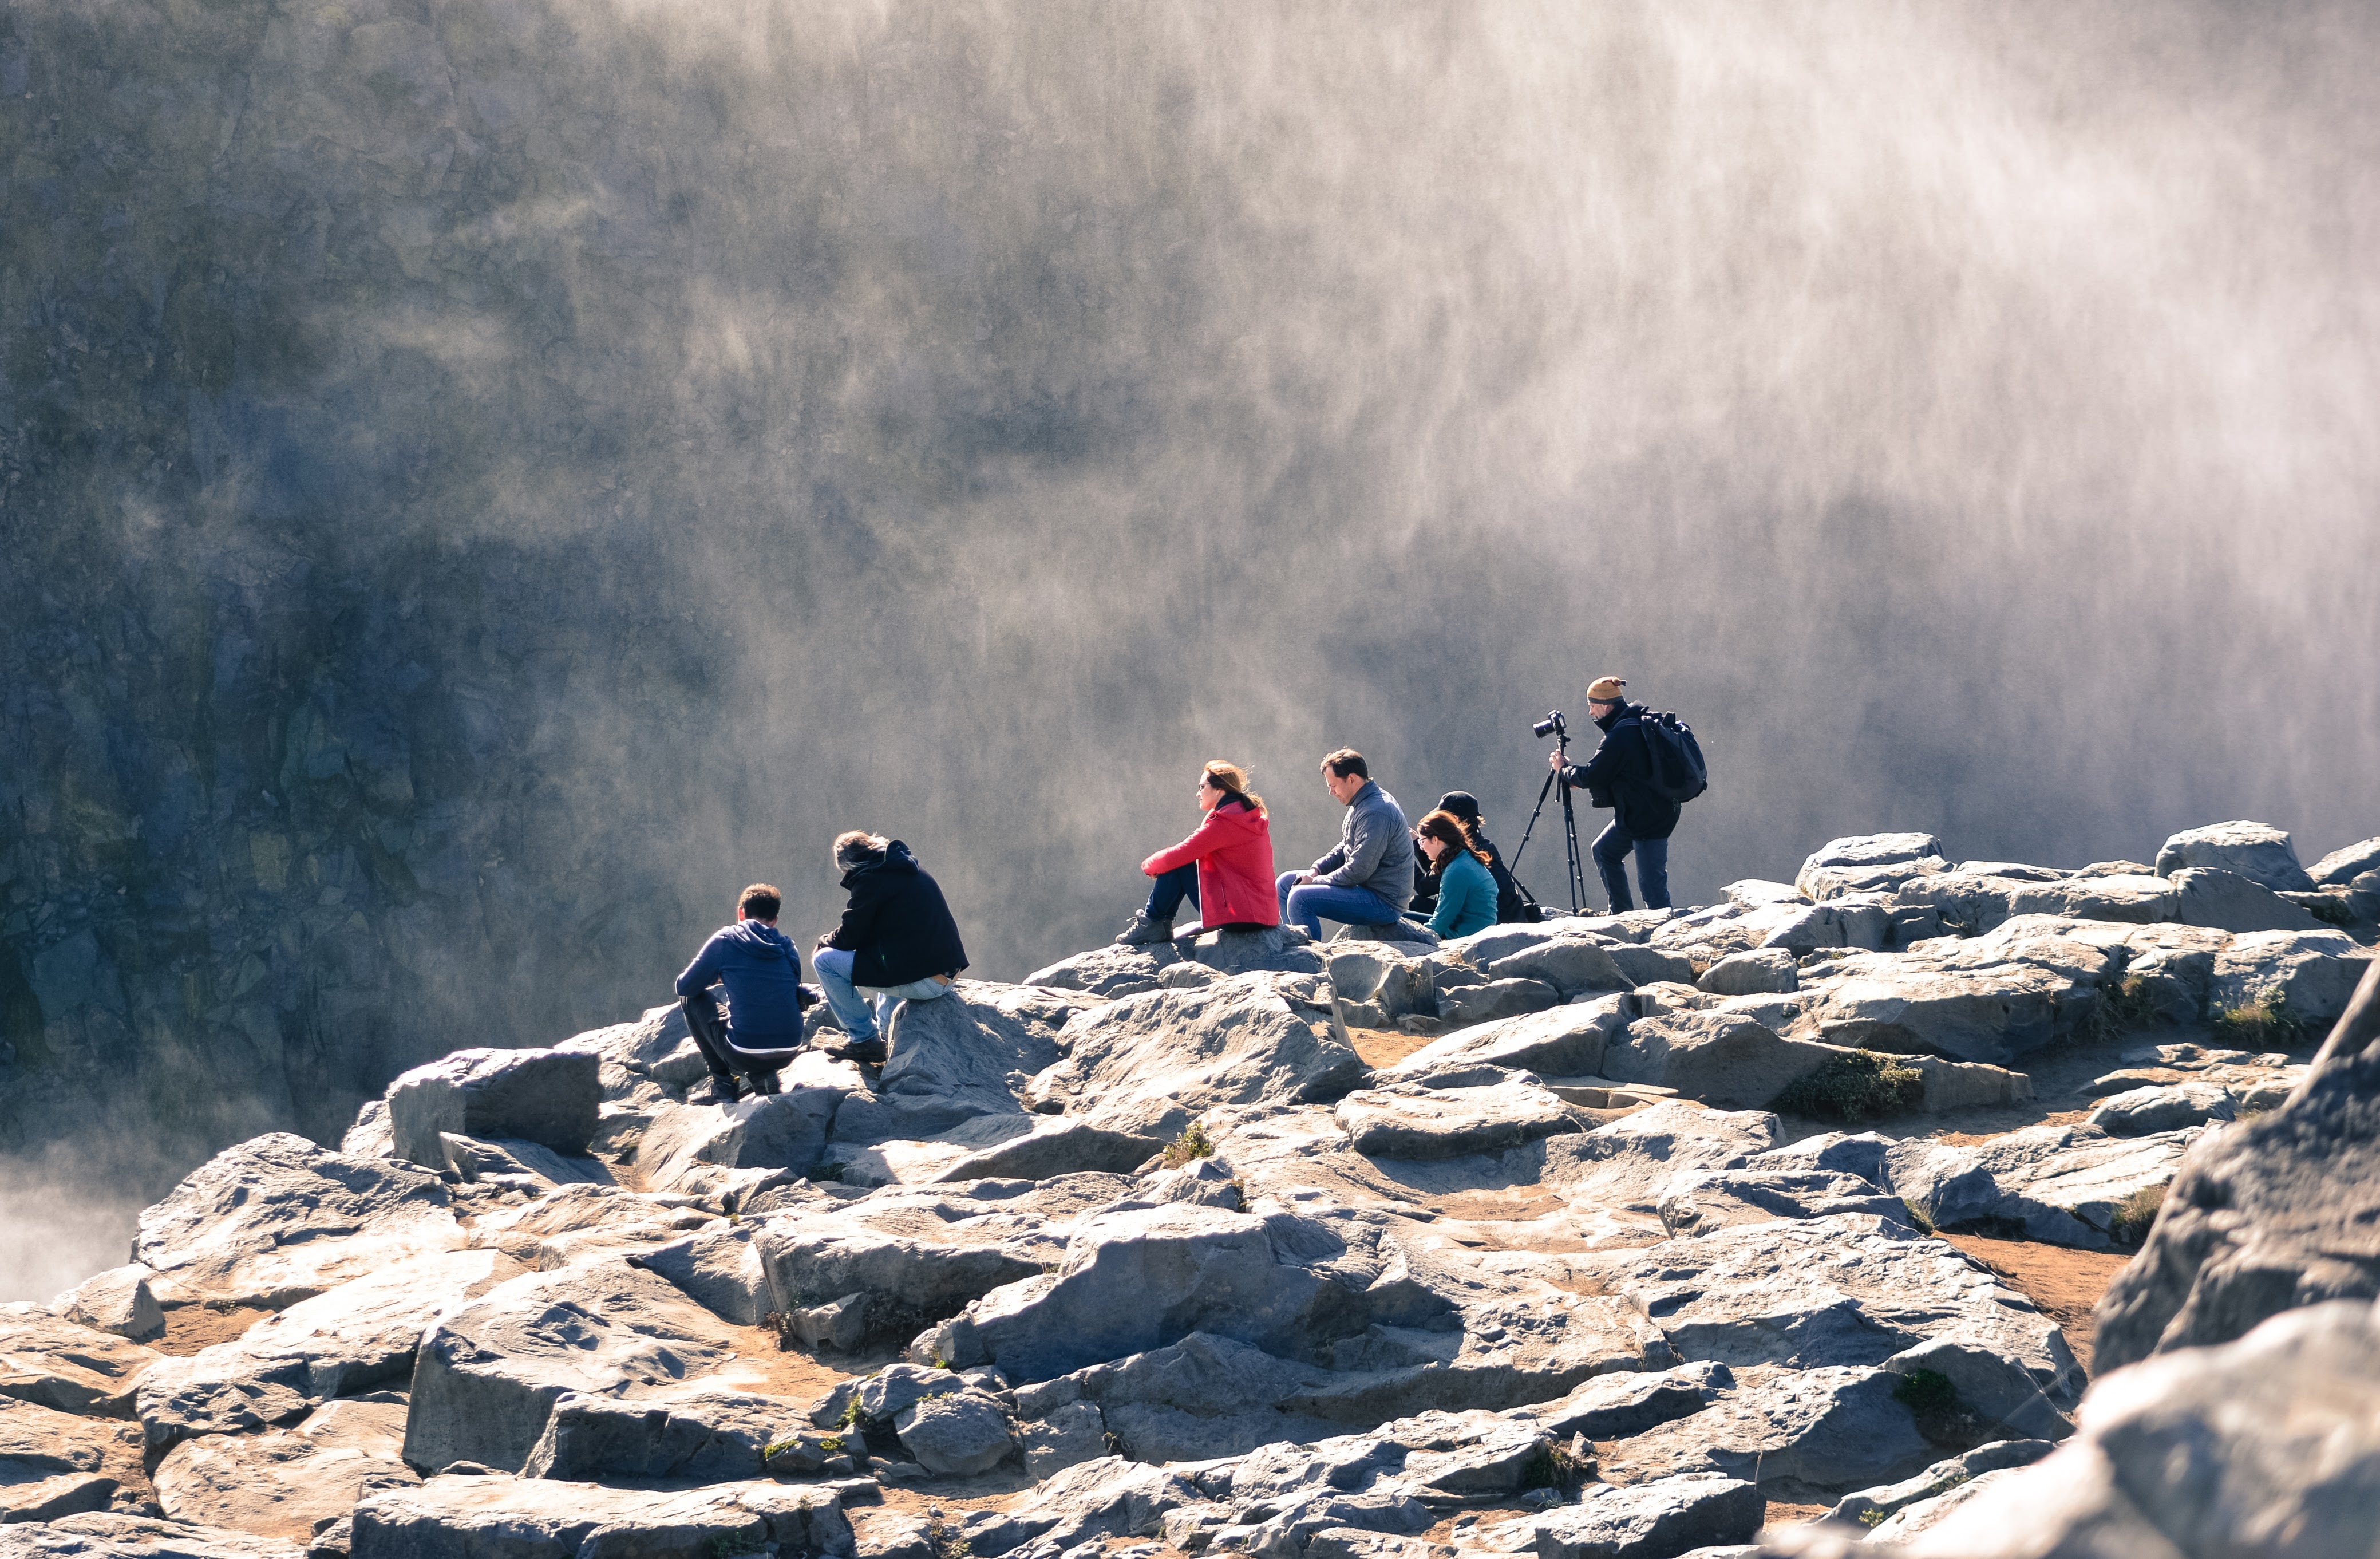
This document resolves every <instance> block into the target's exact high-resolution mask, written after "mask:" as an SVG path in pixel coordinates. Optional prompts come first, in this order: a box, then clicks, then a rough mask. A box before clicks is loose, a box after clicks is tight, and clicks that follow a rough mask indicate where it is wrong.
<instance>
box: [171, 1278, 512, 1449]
mask: <svg viewBox="0 0 2380 1559" xmlns="http://www.w3.org/2000/svg"><path fill="white" fill-rule="evenodd" d="M519 1271H520V1267H519V1265H518V1263H516V1262H515V1261H512V1260H511V1259H510V1258H508V1257H506V1256H505V1255H504V1253H503V1252H502V1251H500V1250H495V1249H488V1248H481V1249H477V1250H446V1251H440V1252H438V1253H436V1254H434V1255H429V1256H417V1257H414V1258H412V1259H410V1260H408V1261H399V1262H396V1263H395V1264H394V1265H392V1266H389V1267H386V1268H384V1269H383V1270H382V1271H380V1272H376V1273H372V1274H371V1275H370V1276H369V1277H360V1278H358V1279H356V1280H355V1281H354V1282H352V1283H345V1284H341V1285H339V1286H338V1287H336V1288H334V1289H331V1290H330V1291H329V1292H327V1293H324V1294H320V1295H317V1296H316V1297H313V1298H311V1299H306V1300H302V1301H300V1302H299V1303H297V1304H295V1305H292V1306H291V1307H290V1308H289V1309H285V1310H284V1311H282V1312H281V1313H280V1314H278V1315H275V1316H272V1317H269V1318H267V1319H266V1320H264V1321H259V1322H258V1323H257V1324H256V1325H254V1326H251V1327H249V1329H248V1331H246V1332H245V1333H242V1334H240V1335H239V1336H238V1337H237V1338H235V1339H233V1340H232V1341H230V1342H225V1343H216V1344H214V1345H212V1346H209V1347H205V1348H201V1349H200V1350H199V1352H197V1353H196V1354H193V1355H191V1356H190V1357H188V1358H167V1359H163V1360H160V1361H159V1362H158V1363H157V1364H155V1365H154V1366H152V1368H151V1369H150V1370H149V1372H148V1373H147V1374H146V1375H144V1376H143V1377H142V1378H141V1381H140V1422H141V1426H142V1428H143V1429H144V1431H146V1432H147V1435H148V1440H149V1443H150V1444H151V1445H152V1446H154V1447H163V1446H165V1445H170V1444H172V1443H174V1442H175V1441H176V1440H179V1439H182V1438H184V1437H185V1436H188V1435H193V1434H223V1433H232V1432H237V1431H249V1430H254V1429H259V1428H261V1427H263V1426H265V1425H268V1424H278V1423H287V1422H290V1421H292V1420H294V1419H297V1418H300V1417H302V1416H304V1415H305V1413H306V1412H307V1411H308V1410H309V1409H310V1408H311V1407H313V1406H314V1405H315V1404H316V1403H319V1402H323V1401H327V1400H328V1399H330V1398H332V1397H334V1396H352V1395H357V1394H358V1393H359V1392H367V1391H371V1390H374V1389H376V1388H378V1387H381V1386H383V1385H390V1384H395V1385H399V1386H401V1385H403V1384H404V1382H406V1380H407V1378H408V1377H410V1376H411V1375H412V1373H413V1353H414V1347H415V1345H416V1344H417V1343H419V1340H420V1337H421V1333H422V1329H423V1328H424V1327H426V1326H428V1325H430V1324H431V1322H432V1321H436V1320H437V1319H438V1318H439V1317H440V1316H442V1315H444V1314H446V1313H448V1312H449V1311H451V1310H453V1309H456V1308H458V1307H460V1306H462V1305H463V1304H465V1303H467V1302H468V1301H469V1300H470V1299H472V1298H473V1297H476V1296H479V1295H481V1294H484V1293H486V1292H488V1291H489V1290H490V1289H492V1288H493V1287H495V1286H496V1285H498V1284H500V1283H502V1282H504V1281H505V1280H506V1279H508V1278H510V1277H512V1276H514V1275H515V1274H516V1273H518V1272H519Z"/></svg>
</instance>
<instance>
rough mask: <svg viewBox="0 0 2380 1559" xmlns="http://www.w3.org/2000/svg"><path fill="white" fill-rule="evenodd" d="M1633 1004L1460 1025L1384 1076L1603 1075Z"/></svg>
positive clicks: (1609, 1001)
mask: <svg viewBox="0 0 2380 1559" xmlns="http://www.w3.org/2000/svg"><path fill="white" fill-rule="evenodd" d="M1629 1007H1630V998H1628V997H1627V996H1624V995H1611V996H1600V997H1597V998H1594V999H1592V1000H1590V1001H1585V1002H1580V1003H1574V1004H1572V1005H1564V1006H1558V1007H1553V1008H1549V1009H1548V1010H1547V1011H1544V1012H1536V1013H1530V1014H1528V1015H1527V1016H1525V1017H1509V1018H1505V1019H1503V1020H1502V1021H1501V1022H1497V1023H1488V1024H1482V1025H1480V1026H1478V1027H1477V1028H1474V1029H1460V1030H1457V1031H1456V1032H1454V1033H1451V1034H1449V1035H1447V1036H1445V1037H1444V1038H1442V1039H1439V1040H1434V1041H1431V1042H1429V1043H1428V1044H1426V1045H1424V1046H1422V1047H1421V1049H1419V1050H1417V1051H1415V1052H1414V1053H1413V1054H1411V1055H1408V1056H1406V1057H1405V1058H1404V1059H1403V1061H1401V1062H1399V1063H1397V1065H1396V1066H1391V1067H1389V1068H1387V1069H1386V1070H1384V1071H1383V1072H1382V1073H1381V1074H1380V1076H1381V1078H1383V1079H1391V1080H1392V1079H1400V1078H1422V1077H1427V1076H1432V1075H1436V1074H1440V1073H1444V1072H1447V1071H1451V1070H1453V1069H1456V1068H1459V1067H1468V1066H1498V1067H1502V1068H1504V1069H1506V1070H1508V1071H1529V1072H1535V1073H1536V1074H1537V1075H1538V1076H1539V1077H1546V1078H1572V1077H1595V1076H1598V1075H1600V1074H1601V1072H1602V1070H1603V1053H1604V1048H1605V1047H1606V1046H1607V1045H1609V1043H1610V1042H1611V1041H1613V1040H1614V1039H1616V1038H1618V1037H1619V1036H1620V1035H1621V1033H1623V1032H1624V1031H1625V1030H1626V1029H1627V1027H1628V1016H1629Z"/></svg>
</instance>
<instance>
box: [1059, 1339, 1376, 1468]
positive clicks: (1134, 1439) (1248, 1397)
mask: <svg viewBox="0 0 2380 1559" xmlns="http://www.w3.org/2000/svg"><path fill="white" fill-rule="evenodd" d="M1334 1379H1335V1377H1334V1376H1333V1375H1332V1373H1331V1372H1330V1370H1324V1369H1322V1368H1320V1367H1318V1366H1317V1365H1312V1364H1303V1363H1299V1362H1297V1361H1295V1360H1293V1359H1286V1358H1275V1357H1273V1356H1272V1355H1270V1354H1268V1353H1266V1352H1264V1351H1263V1350H1262V1349H1260V1348H1255V1347H1251V1346H1248V1345H1246V1344H1245V1343H1239V1342H1234V1341H1233V1340H1232V1339H1231V1338H1229V1337H1222V1336H1217V1335H1215V1334H1211V1333H1204V1332H1194V1333H1192V1334H1190V1335H1188V1336H1186V1337H1184V1338H1183V1339H1182V1340H1181V1341H1180V1342H1178V1343H1173V1344H1170V1345H1168V1346H1164V1347H1161V1348H1152V1349H1150V1350H1148V1351H1147V1352H1144V1353H1138V1354H1133V1355H1129V1356H1127V1357H1125V1358H1119V1359H1116V1360H1114V1361H1112V1362H1110V1363H1106V1364H1095V1365H1091V1366H1088V1367H1087V1368H1085V1369H1082V1370H1075V1371H1074V1372H1072V1373H1070V1374H1066V1375H1061V1376H1057V1377H1054V1378H1052V1379H1051V1380H1050V1381H1047V1382H1042V1383H1040V1384H1038V1385H1028V1386H1024V1387H1021V1388H1019V1389H1018V1391H1017V1393H1016V1402H1017V1409H1018V1411H1019V1412H1020V1413H1023V1414H1025V1415H1026V1416H1027V1417H1031V1418H1045V1419H1051V1420H1054V1419H1056V1418H1057V1416H1058V1415H1059V1414H1061V1413H1062V1412H1064V1411H1065V1409H1066V1408H1067V1407H1071V1406H1074V1405H1076V1404H1088V1405H1091V1406H1093V1407H1097V1408H1099V1410H1100V1411H1101V1413H1102V1415H1103V1417H1102V1419H1101V1428H1102V1430H1103V1431H1112V1432H1113V1434H1114V1436H1115V1438H1116V1439H1117V1441H1118V1442H1120V1443H1123V1445H1125V1446H1127V1447H1129V1450H1128V1452H1127V1454H1129V1455H1133V1456H1134V1457H1135V1458H1136V1459H1139V1460H1142V1461H1152V1462H1164V1461H1196V1460H1201V1459H1205V1458H1209V1457H1217V1456H1236V1455H1246V1454H1247V1453H1248V1452H1250V1451H1253V1450H1255V1449H1257V1447H1258V1446H1261V1445H1268V1444H1270V1443H1274V1442H1275V1441H1280V1440H1293V1441H1294V1440H1305V1441H1313V1440H1320V1439H1324V1438H1327V1437H1329V1436H1330V1435H1332V1434H1335V1433H1337V1432H1339V1431H1338V1428H1337V1426H1334V1425H1332V1424H1330V1423H1329V1422H1328V1421H1326V1420H1324V1419H1319V1418H1314V1417H1310V1416H1303V1415H1300V1414H1297V1413H1295V1412H1293V1411H1291V1410H1289V1408H1288V1407H1286V1406H1285V1405H1286V1404H1289V1403H1291V1402H1293V1401H1294V1400H1296V1399H1298V1398H1300V1397H1302V1396H1305V1395H1310V1394H1313V1393H1317V1392H1326V1391H1328V1390H1329V1389H1330V1385H1331V1384H1332V1382H1333V1381H1334ZM1091 1454H1092V1455H1107V1454H1108V1449H1107V1447H1106V1446H1105V1444H1104V1443H1102V1444H1101V1445H1100V1446H1099V1447H1098V1448H1096V1449H1094V1450H1093V1451H1092V1453H1091ZM1036 1476H1039V1475H1038V1474H1037V1475H1036Z"/></svg>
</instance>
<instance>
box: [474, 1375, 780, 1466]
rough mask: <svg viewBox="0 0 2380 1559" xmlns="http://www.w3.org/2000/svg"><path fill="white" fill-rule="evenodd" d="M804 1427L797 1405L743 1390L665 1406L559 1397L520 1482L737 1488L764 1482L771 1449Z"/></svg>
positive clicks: (569, 1394)
mask: <svg viewBox="0 0 2380 1559" xmlns="http://www.w3.org/2000/svg"><path fill="white" fill-rule="evenodd" d="M801 1422H802V1412H801V1409H800V1408H798V1407H795V1405H794V1404H792V1403H790V1402H786V1401H783V1400H781V1399H780V1398H777V1397H772V1396H756V1395H749V1394H747V1393H742V1392H732V1391H720V1390H710V1391H703V1392H698V1393H695V1394H692V1395H679V1396H672V1397H670V1398H669V1399H668V1400H666V1401H622V1400H620V1399H619V1398H617V1397H612V1396H594V1395H587V1394H585V1393H582V1392H565V1394H563V1395H561V1396H558V1397H556V1398H554V1400H553V1409H552V1411H551V1413H550V1415H549V1416H548V1417H547V1419H546V1421H545V1430H544V1431H543V1432H542V1433H541V1434H540V1435H539V1436H538V1441H537V1444H536V1445H535V1447H534V1448H532V1449H531V1450H530V1452H529V1455H528V1461H527V1462H526V1463H524V1464H523V1466H522V1468H521V1476H522V1477H524V1478H558V1479H573V1480H579V1481H583V1482H604V1481H616V1480H629V1479H675V1480H682V1481H686V1482H701V1483H727V1482H734V1481H735V1480H738V1479H745V1478H757V1477H759V1476H760V1472H761V1459H762V1457H763V1455H764V1454H765V1453H766V1452H767V1450H768V1447H769V1445H770V1444H771V1442H773V1441H775V1440H777V1439H778V1438H780V1437H781V1436H783V1435H785V1434H787V1433H789V1432H792V1431H795V1430H797V1429H798V1428H799V1427H800V1424H801Z"/></svg>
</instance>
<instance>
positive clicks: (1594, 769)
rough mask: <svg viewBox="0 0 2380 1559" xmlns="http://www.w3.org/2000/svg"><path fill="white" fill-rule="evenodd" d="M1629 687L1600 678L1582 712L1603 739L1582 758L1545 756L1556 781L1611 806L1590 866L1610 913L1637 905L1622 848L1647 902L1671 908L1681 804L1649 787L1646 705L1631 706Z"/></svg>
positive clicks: (1589, 691) (1590, 688) (1650, 756)
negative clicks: (1673, 845) (1632, 860)
mask: <svg viewBox="0 0 2380 1559" xmlns="http://www.w3.org/2000/svg"><path fill="white" fill-rule="evenodd" d="M1627 686H1628V684H1627V683H1625V682H1623V681H1621V679H1620V678H1619V677H1617V676H1598V677H1597V678H1596V679H1595V680H1594V681H1593V682H1590V683H1588V684H1587V688H1586V712H1587V713H1588V714H1589V715H1590V716H1592V717H1593V718H1594V721H1595V724H1596V725H1597V727H1599V728H1600V729H1601V730H1602V732H1603V744H1602V745H1601V746H1600V747H1597V749H1595V756H1593V757H1592V758H1589V759H1588V760H1587V761H1585V762H1584V763H1573V764H1570V765H1568V766H1565V765H1564V764H1563V763H1562V761H1561V754H1560V752H1558V751H1557V752H1549V753H1548V754H1546V761H1548V763H1550V764H1552V765H1553V766H1554V768H1555V769H1556V770H1558V771H1560V773H1561V777H1562V783H1563V784H1564V785H1567V786H1570V787H1571V788H1572V789H1573V790H1584V791H1585V792H1586V798H1587V799H1588V800H1589V801H1591V802H1593V803H1594V804H1595V805H1596V806H1598V807H1609V808H1610V809H1611V822H1610V823H1609V826H1607V827H1606V828H1605V829H1604V831H1603V832H1602V833H1601V834H1597V835H1596V839H1595V851H1594V854H1595V869H1596V871H1598V872H1600V873H1602V876H1603V891H1604V892H1605V893H1607V894H1609V895H1611V912H1612V913H1613V914H1615V915H1621V914H1625V913H1626V912H1627V911H1629V910H1631V909H1633V908H1634V907H1636V906H1635V904H1634V902H1633V901H1632V900H1631V899H1630V898H1629V896H1628V852H1629V851H1630V850H1632V849H1633V850H1634V851H1635V852H1636V880H1637V882H1638V883H1641V884H1643V886H1644V889H1645V908H1647V909H1667V908H1668V907H1670V834H1672V833H1673V832H1675V831H1676V829H1677V826H1678V811H1679V806H1678V803H1677V802H1675V801H1672V800H1670V798H1668V797H1666V796H1664V795H1662V794H1661V793H1660V792H1659V791H1658V790H1657V789H1655V788H1654V786H1653V752H1652V749H1650V748H1648V747H1646V746H1645V733H1644V732H1643V731H1641V730H1639V729H1638V728H1637V723H1638V722H1639V721H1641V720H1642V719H1643V718H1644V717H1645V706H1644V705H1643V704H1640V703H1630V702H1629V701H1628V700H1627V698H1626V696H1625V695H1624V694H1622V693H1621V688H1625V687H1627Z"/></svg>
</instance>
